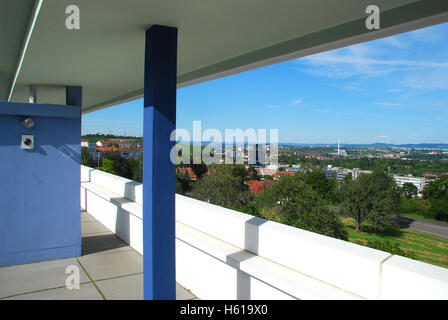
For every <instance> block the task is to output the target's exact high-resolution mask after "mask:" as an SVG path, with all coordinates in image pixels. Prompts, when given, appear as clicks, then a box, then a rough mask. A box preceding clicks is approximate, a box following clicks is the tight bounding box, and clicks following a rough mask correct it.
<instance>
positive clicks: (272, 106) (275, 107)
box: [266, 105, 280, 109]
mask: <svg viewBox="0 0 448 320" xmlns="http://www.w3.org/2000/svg"><path fill="white" fill-rule="evenodd" d="M266 108H268V109H280V106H275V105H268V106H266Z"/></svg>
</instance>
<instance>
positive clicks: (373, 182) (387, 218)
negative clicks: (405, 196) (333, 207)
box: [341, 170, 400, 231]
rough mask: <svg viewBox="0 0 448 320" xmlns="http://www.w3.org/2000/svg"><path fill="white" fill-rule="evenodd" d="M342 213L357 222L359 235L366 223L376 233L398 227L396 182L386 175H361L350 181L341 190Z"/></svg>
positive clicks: (376, 171)
mask: <svg viewBox="0 0 448 320" xmlns="http://www.w3.org/2000/svg"><path fill="white" fill-rule="evenodd" d="M341 199H342V211H343V212H344V213H345V214H346V215H347V216H349V217H352V218H353V219H355V221H356V231H359V230H360V229H361V226H362V224H363V223H364V222H369V223H370V224H371V225H372V226H373V227H374V228H375V229H377V230H383V229H385V228H388V227H392V226H395V212H396V211H397V210H398V209H399V207H400V194H399V192H398V188H397V186H396V184H395V181H394V179H393V178H392V177H391V176H390V175H389V174H387V173H385V172H384V171H380V170H375V171H374V172H373V173H372V174H361V175H360V176H359V177H358V178H357V179H356V180H354V181H353V180H352V181H350V180H347V181H345V182H344V183H343V184H342V188H341Z"/></svg>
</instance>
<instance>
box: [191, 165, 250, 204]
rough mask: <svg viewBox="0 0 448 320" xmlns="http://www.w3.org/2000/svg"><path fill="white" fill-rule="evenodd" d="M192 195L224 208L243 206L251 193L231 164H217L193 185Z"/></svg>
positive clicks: (247, 201)
mask: <svg viewBox="0 0 448 320" xmlns="http://www.w3.org/2000/svg"><path fill="white" fill-rule="evenodd" d="M192 197H193V198H196V199H199V200H203V201H207V202H210V203H213V204H216V205H219V206H223V207H226V208H232V207H239V206H245V205H246V204H247V203H249V201H250V200H251V199H252V195H251V193H250V191H249V188H248V186H247V185H245V184H244V179H243V178H241V177H240V176H238V175H237V174H236V173H235V172H234V171H233V169H232V166H231V165H218V166H216V167H215V168H213V169H212V170H210V174H208V175H204V176H203V177H202V178H201V179H200V180H199V181H198V182H197V183H196V184H195V185H194V187H193V191H192Z"/></svg>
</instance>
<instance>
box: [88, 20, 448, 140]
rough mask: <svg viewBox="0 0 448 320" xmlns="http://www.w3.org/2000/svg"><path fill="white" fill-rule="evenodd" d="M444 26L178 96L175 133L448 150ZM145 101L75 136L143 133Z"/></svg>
mask: <svg viewBox="0 0 448 320" xmlns="http://www.w3.org/2000/svg"><path fill="white" fill-rule="evenodd" d="M447 39H448V23H445V24H440V25H436V26H432V27H429V28H424V29H420V30H416V31H413V32H408V33H405V34H400V35H397V36H393V37H389V38H385V39H380V40H375V41H371V42H367V43H363V44H358V45H354V46H350V47H346V48H342V49H338V50H333V51H329V52H325V53H321V54H318V55H313V56H309V57H305V58H300V59H295V60H291V61H288V62H283V63H279V64H275V65H271V66H268V67H264V68H260V69H256V70H252V71H248V72H244V73H240V74H237V75H233V76H229V77H225V78H221V79H217V80H213V81H209V82H206V83H201V84H197V85H193V86H190V87H186V88H182V89H179V90H178V91H177V127H178V128H184V129H187V130H189V131H190V132H192V128H193V121H198V120H200V121H201V122H202V130H205V129H208V128H215V129H218V130H220V131H221V132H222V134H223V135H224V130H225V129H226V128H229V129H236V128H241V129H243V130H246V129H248V128H254V129H258V128H262V129H268V130H269V129H271V128H272V129H278V130H279V141H280V142H296V143H336V142H337V140H338V139H340V140H341V142H342V143H373V142H386V143H422V142H434V143H448V130H447V128H448V41H447ZM142 117H143V101H142V99H139V100H135V101H132V102H128V103H124V104H121V105H119V106H114V107H111V108H108V109H104V110H100V111H96V112H93V113H89V114H86V115H84V116H83V125H82V132H83V134H85V133H96V132H103V133H109V132H112V133H115V134H127V135H142V130H143V129H142Z"/></svg>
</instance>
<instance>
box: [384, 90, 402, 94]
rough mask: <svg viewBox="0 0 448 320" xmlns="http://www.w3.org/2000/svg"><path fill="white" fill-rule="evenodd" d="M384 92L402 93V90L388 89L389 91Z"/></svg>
mask: <svg viewBox="0 0 448 320" xmlns="http://www.w3.org/2000/svg"><path fill="white" fill-rule="evenodd" d="M386 92H388V93H396V92H403V89H389V90H386Z"/></svg>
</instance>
